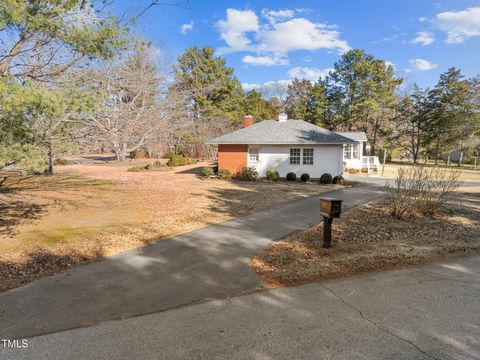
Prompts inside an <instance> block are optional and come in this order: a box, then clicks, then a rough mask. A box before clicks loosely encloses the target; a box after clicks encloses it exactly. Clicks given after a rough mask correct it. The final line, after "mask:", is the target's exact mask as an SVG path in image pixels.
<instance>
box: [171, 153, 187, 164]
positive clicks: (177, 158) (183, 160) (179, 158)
mask: <svg viewBox="0 0 480 360" xmlns="http://www.w3.org/2000/svg"><path fill="white" fill-rule="evenodd" d="M188 164H190V159H189V158H187V157H185V156H183V155H174V156H172V157H171V158H170V159H168V162H167V165H168V166H183V165H188Z"/></svg>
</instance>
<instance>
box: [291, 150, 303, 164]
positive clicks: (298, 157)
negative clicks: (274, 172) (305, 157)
mask: <svg viewBox="0 0 480 360" xmlns="http://www.w3.org/2000/svg"><path fill="white" fill-rule="evenodd" d="M297 152H298V155H297V154H296V153H297ZM292 153H295V154H292ZM301 157H302V150H301V149H300V148H290V165H300V163H301V160H302V159H301Z"/></svg>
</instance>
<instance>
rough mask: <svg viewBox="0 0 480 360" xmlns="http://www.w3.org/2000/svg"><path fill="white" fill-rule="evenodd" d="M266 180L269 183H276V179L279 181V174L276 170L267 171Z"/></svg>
mask: <svg viewBox="0 0 480 360" xmlns="http://www.w3.org/2000/svg"><path fill="white" fill-rule="evenodd" d="M266 178H267V180H270V181H278V179H280V174H279V173H278V171H277V170H267V175H266Z"/></svg>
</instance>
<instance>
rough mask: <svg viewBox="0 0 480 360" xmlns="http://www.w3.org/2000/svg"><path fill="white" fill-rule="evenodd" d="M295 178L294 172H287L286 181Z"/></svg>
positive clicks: (294, 179)
mask: <svg viewBox="0 0 480 360" xmlns="http://www.w3.org/2000/svg"><path fill="white" fill-rule="evenodd" d="M296 180H297V174H295V173H294V172H289V173H288V174H287V181H296Z"/></svg>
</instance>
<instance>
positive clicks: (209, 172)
mask: <svg viewBox="0 0 480 360" xmlns="http://www.w3.org/2000/svg"><path fill="white" fill-rule="evenodd" d="M200 174H201V175H202V176H213V174H214V172H213V169H212V168H211V167H204V168H202V170H201V171H200Z"/></svg>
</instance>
